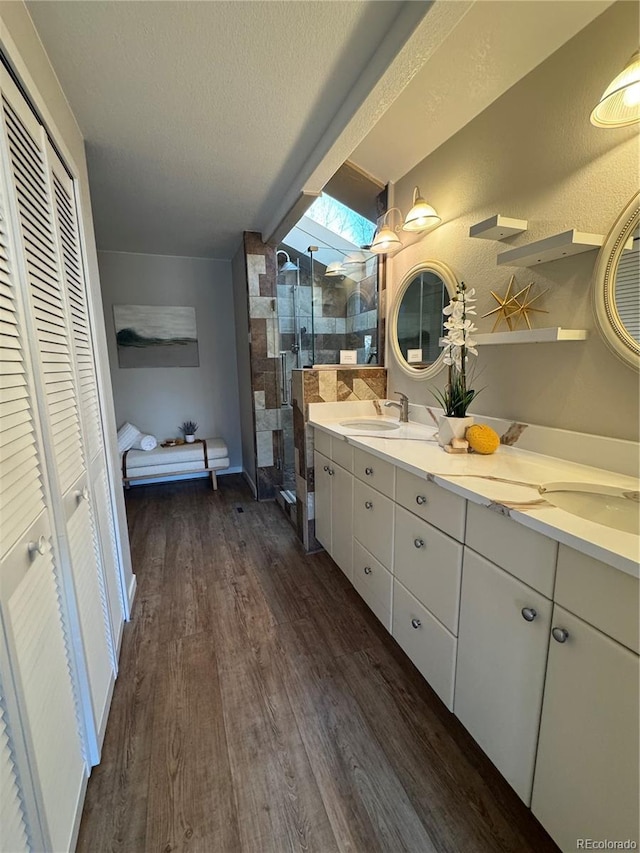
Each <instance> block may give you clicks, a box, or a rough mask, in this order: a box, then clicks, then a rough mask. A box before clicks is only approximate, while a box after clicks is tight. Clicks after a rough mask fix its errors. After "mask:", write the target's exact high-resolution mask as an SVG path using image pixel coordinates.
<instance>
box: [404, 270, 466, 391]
mask: <svg viewBox="0 0 640 853" xmlns="http://www.w3.org/2000/svg"><path fill="white" fill-rule="evenodd" d="M457 286H458V282H457V280H456V277H455V275H454V273H453V271H452V270H451V269H450V268H449V267H448V266H447V265H446V264H443V263H442V262H441V261H424V262H423V263H421V264H418V265H417V266H415V267H413V268H412V269H411V270H409V272H408V273H407V275H406V276H405V277H404V279H403V280H402V283H401V284H400V287H399V289H398V293H397V295H396V298H395V301H394V304H393V310H392V312H391V317H390V335H391V345H392V348H393V351H394V354H395V356H396V360H397V362H398V364H399V366H400V367H401V368H402V370H403V371H404V372H405V373H407V374H408V375H409V376H411V377H412V378H414V379H429V378H430V377H432V376H435V374H436V373H438V372H439V371H440V370H441V369H442V367H443V364H444V362H443V358H442V356H443V353H442V347H441V346H440V338H441V337H442V336H443V333H444V330H443V326H442V324H443V321H444V319H445V318H444V316H443V314H442V309H443V308H444V307H445V305H448V303H449V300H450V298H451V296H452V295H453V294H454V293H455V292H456V289H457Z"/></svg>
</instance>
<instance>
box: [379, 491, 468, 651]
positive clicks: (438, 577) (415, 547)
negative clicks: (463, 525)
mask: <svg viewBox="0 0 640 853" xmlns="http://www.w3.org/2000/svg"><path fill="white" fill-rule="evenodd" d="M393 572H394V574H395V576H396V577H397V578H398V580H400V581H402V583H403V584H404V586H406V588H407V589H408V590H409V591H410V592H411V593H413V595H415V597H416V598H417V599H418V600H419V601H420V602H422V604H424V605H425V607H427V608H428V609H429V610H430V611H431V613H433V615H434V616H435V617H436V618H437V619H439V620H440V622H442V623H443V624H444V625H445V626H446V627H447V628H448V629H449V630H450V631H451V633H452V634H457V633H458V605H459V601H460V578H461V576H462V545H461V544H460V543H459V542H456V541H455V540H454V539H451V538H450V537H449V536H447V535H446V534H445V533H442V532H441V531H440V530H436V528H435V527H432V526H431V525H430V524H427V522H426V521H423V520H422V519H421V518H416V516H415V515H412V514H411V513H410V512H407V510H406V509H402V507H396V529H395V539H394V547H393Z"/></svg>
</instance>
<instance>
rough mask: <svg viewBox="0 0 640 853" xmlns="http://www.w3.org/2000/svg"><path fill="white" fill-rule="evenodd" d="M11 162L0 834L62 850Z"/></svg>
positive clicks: (3, 403)
mask: <svg viewBox="0 0 640 853" xmlns="http://www.w3.org/2000/svg"><path fill="white" fill-rule="evenodd" d="M3 97H4V93H3ZM3 159H4V158H3ZM5 166H6V160H4V162H1V163H0V621H1V623H2V625H1V630H2V636H3V641H2V643H1V644H0V681H1V682H2V687H3V690H2V697H1V699H2V704H1V706H0V713H1V715H2V720H1V723H2V725H1V726H0V729H1V731H2V734H1V736H0V778H1V779H2V784H3V793H2V806H1V808H2V821H3V823H2V827H3V829H2V832H3V833H4V832H5V831H6V832H8V833H10V835H9V836H8V838H9V839H10V841H9V840H5V839H4V838H3V837H2V836H0V838H2V846H3V850H6V851H12V850H13V847H12V846H10V844H11V845H15V849H16V850H21V849H25V846H24V845H25V843H26V849H43V848H44V849H46V850H56V851H57V850H67V849H69V846H70V845H71V843H72V841H73V830H74V821H75V819H76V816H77V814H78V804H79V802H80V798H81V796H82V791H83V786H84V780H85V779H86V775H87V764H86V761H85V756H84V752H83V739H82V736H81V733H80V723H79V706H78V696H77V694H76V692H75V689H74V681H73V679H72V676H71V671H70V669H71V665H72V664H71V658H70V654H69V643H70V641H69V631H68V628H67V619H66V609H65V606H64V603H63V598H64V596H63V593H62V586H61V574H60V564H59V558H58V551H57V548H56V544H55V537H54V536H53V528H52V517H51V514H50V508H49V506H48V505H47V504H48V500H47V491H46V484H45V481H44V477H43V465H42V461H43V447H42V442H41V436H40V431H39V426H38V421H39V418H38V411H37V403H36V399H35V389H34V377H33V371H32V369H31V365H30V358H29V352H28V348H27V346H26V332H25V322H24V321H25V314H24V310H23V308H24V303H23V300H22V294H21V292H20V288H19V286H18V275H17V269H16V259H17V253H16V244H15V240H14V239H13V238H14V237H15V235H14V234H12V233H11V228H10V220H9V218H8V216H7V212H8V196H7V192H8V182H7V181H6V177H7V173H6V171H5ZM21 180H22V178H21ZM9 686H10V688H11V689H9ZM5 821H6V822H5Z"/></svg>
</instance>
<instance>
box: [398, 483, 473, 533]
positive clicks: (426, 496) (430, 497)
mask: <svg viewBox="0 0 640 853" xmlns="http://www.w3.org/2000/svg"><path fill="white" fill-rule="evenodd" d="M396 478H397V479H396V501H397V502H398V503H399V504H401V505H402V506H404V507H406V508H407V509H408V510H410V512H413V513H415V514H416V515H418V516H420V518H424V520H425V521H428V522H429V524H433V526H434V527H438V528H439V529H440V530H444V532H445V533H448V534H449V536H453V538H454V539H457V540H458V542H464V525H465V516H466V503H467V502H466V501H465V499H464V498H461V497H460V496H459V495H454V494H453V492H448V491H447V490H446V489H443V488H441V487H440V486H436V484H435V483H430V482H429V481H428V480H425V479H424V477H416V475H415V474H410V473H409V472H408V471H403V470H402V469H400V468H399V469H398V472H397V474H396Z"/></svg>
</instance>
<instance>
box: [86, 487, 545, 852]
mask: <svg viewBox="0 0 640 853" xmlns="http://www.w3.org/2000/svg"><path fill="white" fill-rule="evenodd" d="M219 484H220V487H219V490H218V492H215V493H214V492H212V491H211V490H210V488H209V487H208V485H207V484H206V483H205V482H203V481H195V482H191V483H178V484H165V485H162V486H159V485H158V486H144V487H137V488H135V489H132V490H131V491H130V492H129V493H128V494H127V510H128V516H129V528H130V536H131V546H132V553H133V561H134V569H135V571H136V573H137V579H138V592H137V597H136V603H135V607H134V613H133V620H132V622H131V623H129V624H128V625H126V626H125V633H124V639H123V645H122V653H121V658H120V675H119V678H118V681H117V683H116V688H115V694H114V698H113V705H112V709H111V716H110V719H109V724H108V727H107V733H106V738H105V744H104V749H103V757H102V762H101V764H100V765H99V766H98V767H96V768H94V771H93V773H92V776H91V779H90V780H89V787H88V792H87V799H86V803H85V809H84V813H83V818H82V824H81V828H80V837H79V841H78V850H79V851H86V853H99V851H126V853H138V851H158V853H161V851H165V853H170V851H174V850H179V851H202V853H286V851H309V853H311V851H316V853H333V851H349V853H376V851H385V853H401V851H407V853H429V851H438V853H440V851H451V853H461V852H462V851H464V853H481V851H482V853H497V851H514V853H527V851H531V853H534V851H535V853H544V851H554V850H557V848H556V847H555V845H554V844H553V842H552V841H551V840H550V839H549V837H548V836H547V835H546V833H545V832H544V830H543V829H542V828H541V827H540V825H539V824H538V823H537V821H536V820H535V819H534V818H533V816H532V815H531V814H530V812H529V811H528V810H527V809H526V808H525V807H524V805H523V804H522V803H521V802H520V800H519V799H518V797H517V796H516V794H515V793H514V792H513V791H512V790H511V789H510V788H509V786H508V785H507V784H506V782H504V780H503V779H502V778H501V777H500V775H499V774H498V772H497V771H496V770H495V769H494V768H493V766H492V765H491V763H490V762H489V761H488V760H487V759H486V758H485V756H484V755H483V754H482V753H481V752H480V750H479V749H478V747H477V746H476V745H475V744H474V742H473V741H472V739H471V738H470V736H469V735H468V734H467V733H466V732H465V730H464V729H463V728H462V726H461V725H460V724H459V723H458V721H457V720H456V719H455V717H453V715H451V714H450V713H449V712H448V711H447V710H446V709H445V708H444V706H443V705H442V703H441V702H440V700H439V699H438V698H437V697H436V696H435V694H434V693H433V692H432V691H431V689H430V688H429V687H428V685H427V684H426V683H425V681H424V680H423V679H422V677H421V676H420V675H419V673H418V672H417V670H415V669H414V667H413V665H412V664H411V663H410V662H409V660H408V659H407V658H406V657H405V655H404V653H403V652H402V651H401V650H400V648H399V647H398V646H397V645H396V643H395V642H394V640H393V639H392V638H391V637H390V636H389V634H387V632H386V631H385V630H384V629H383V628H382V626H381V625H380V624H379V623H378V622H377V620H376V619H375V617H374V616H373V615H372V614H371V612H370V611H369V610H368V608H367V607H366V605H365V604H364V603H363V602H362V601H361V600H360V598H359V596H358V594H357V593H356V592H355V590H354V589H353V588H352V587H351V585H350V584H349V582H348V581H347V580H346V578H345V577H344V575H343V574H342V573H341V572H340V570H339V569H338V568H337V566H335V564H334V563H333V562H332V561H331V560H330V559H329V557H327V555H326V554H317V555H314V556H307V555H305V554H304V553H303V552H302V549H301V547H300V546H299V543H298V541H297V539H296V538H295V535H294V533H293V530H292V529H291V528H290V526H289V524H288V522H287V521H286V519H285V517H284V515H282V513H281V512H280V510H279V509H278V507H277V506H276V505H275V504H273V503H266V504H259V503H256V502H254V501H253V500H252V498H251V496H250V494H249V492H248V489H247V488H246V486H245V485H244V484H243V482H242V480H241V479H240V478H239V477H237V476H227V477H220V479H219Z"/></svg>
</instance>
